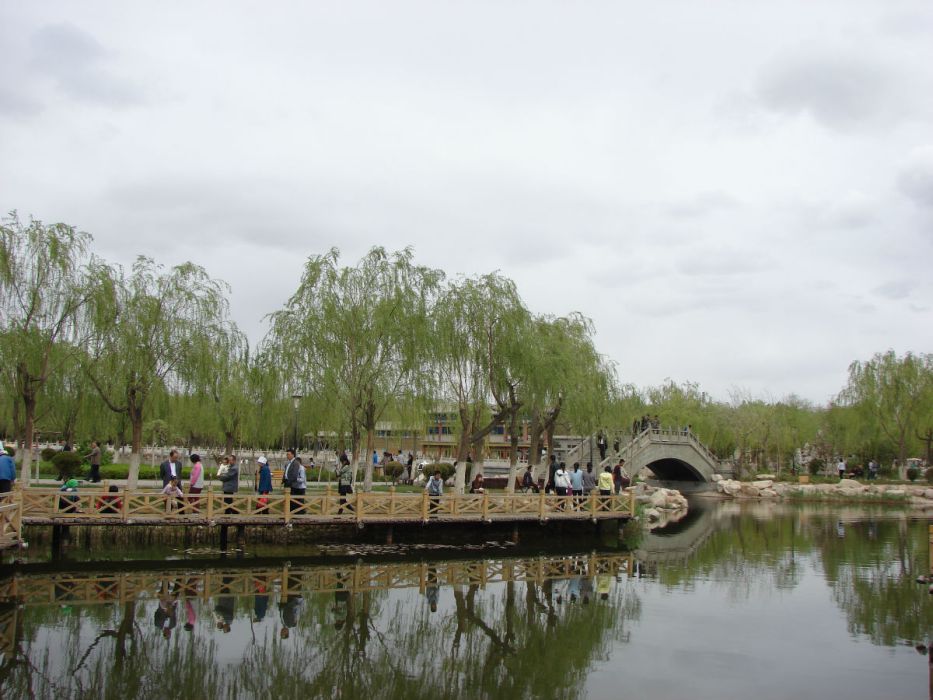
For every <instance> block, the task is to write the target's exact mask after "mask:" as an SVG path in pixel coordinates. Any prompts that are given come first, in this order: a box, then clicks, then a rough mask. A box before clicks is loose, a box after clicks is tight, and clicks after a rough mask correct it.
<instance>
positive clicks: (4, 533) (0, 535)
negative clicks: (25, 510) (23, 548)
mask: <svg viewBox="0 0 933 700" xmlns="http://www.w3.org/2000/svg"><path fill="white" fill-rule="evenodd" d="M22 529H23V527H22V502H21V501H20V500H19V499H17V498H16V496H15V495H13V494H10V495H8V496H5V497H4V498H2V499H0V550H2V549H7V548H8V547H15V546H17V545H18V544H19V543H20V541H21V539H22Z"/></svg>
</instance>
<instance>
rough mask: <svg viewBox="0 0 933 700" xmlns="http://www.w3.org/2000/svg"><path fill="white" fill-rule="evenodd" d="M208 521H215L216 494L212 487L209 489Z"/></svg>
mask: <svg viewBox="0 0 933 700" xmlns="http://www.w3.org/2000/svg"><path fill="white" fill-rule="evenodd" d="M207 519H208V521H211V520H213V519H214V492H213V491H211V487H210V486H209V485H208V487H207Z"/></svg>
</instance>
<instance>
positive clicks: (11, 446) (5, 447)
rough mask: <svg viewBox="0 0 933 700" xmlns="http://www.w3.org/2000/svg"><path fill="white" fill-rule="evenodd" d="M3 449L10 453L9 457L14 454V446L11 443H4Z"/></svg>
mask: <svg viewBox="0 0 933 700" xmlns="http://www.w3.org/2000/svg"><path fill="white" fill-rule="evenodd" d="M3 449H4V450H6V453H7V454H8V455H10V457H15V456H16V448H15V447H13V445H4V446H3Z"/></svg>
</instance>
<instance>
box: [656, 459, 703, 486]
mask: <svg viewBox="0 0 933 700" xmlns="http://www.w3.org/2000/svg"><path fill="white" fill-rule="evenodd" d="M645 466H646V467H647V468H648V469H650V470H651V471H652V472H653V473H654V475H655V476H656V477H658V479H659V480H661V481H706V479H705V478H704V477H703V475H702V474H701V473H700V472H699V471H698V470H697V469H696V468H695V467H694V466H693V465H691V464H689V463H687V462H684V461H683V460H680V459H672V458H668V459H659V460H656V461H654V462H649V463H648V464H646V465H645Z"/></svg>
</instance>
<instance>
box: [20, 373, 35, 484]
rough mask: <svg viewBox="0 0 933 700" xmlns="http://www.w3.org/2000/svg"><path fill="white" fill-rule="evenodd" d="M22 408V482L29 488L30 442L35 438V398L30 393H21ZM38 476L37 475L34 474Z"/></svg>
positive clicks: (30, 468)
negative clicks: (23, 417)
mask: <svg viewBox="0 0 933 700" xmlns="http://www.w3.org/2000/svg"><path fill="white" fill-rule="evenodd" d="M23 408H24V409H25V411H24V413H25V414H26V416H25V421H24V424H23V462H22V471H23V475H22V477H21V478H22V482H23V484H25V485H26V486H29V480H30V478H31V476H32V441H33V439H34V437H35V429H36V422H35V421H36V397H35V394H33V393H32V392H30V391H24V392H23ZM36 476H38V474H36Z"/></svg>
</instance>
